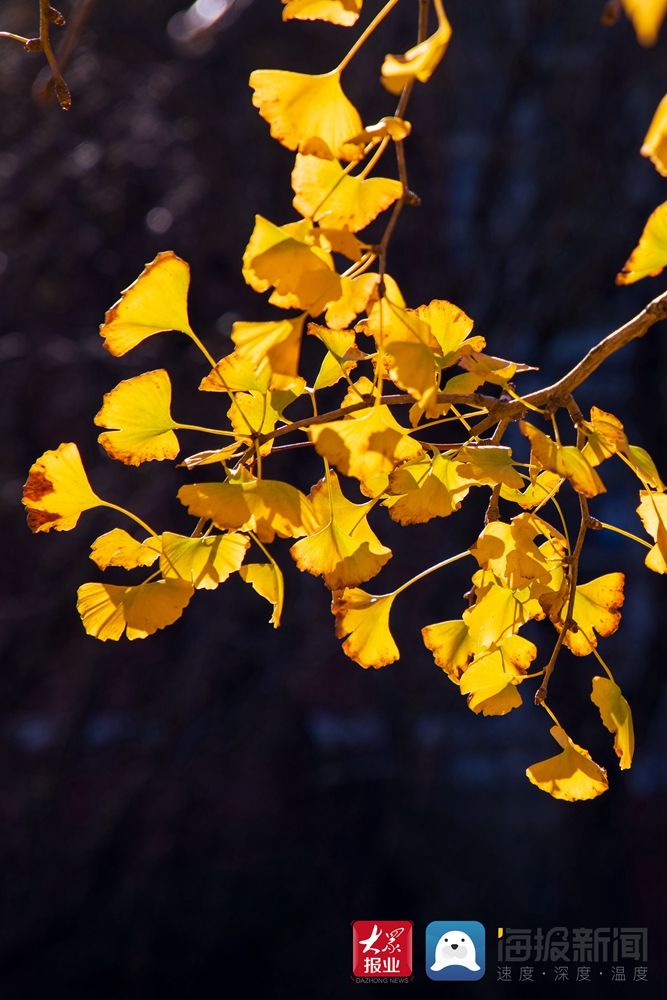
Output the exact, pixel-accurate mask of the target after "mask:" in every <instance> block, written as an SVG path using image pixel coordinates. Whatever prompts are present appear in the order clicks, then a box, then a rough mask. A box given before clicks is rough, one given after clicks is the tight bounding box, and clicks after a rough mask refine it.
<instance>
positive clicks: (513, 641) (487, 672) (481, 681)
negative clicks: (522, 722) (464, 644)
mask: <svg viewBox="0 0 667 1000" xmlns="http://www.w3.org/2000/svg"><path fill="white" fill-rule="evenodd" d="M536 655H537V648H536V646H535V645H534V644H533V643H532V642H529V640H528V639H524V638H523V637H522V636H520V635H511V636H508V637H507V638H506V639H505V640H504V641H503V642H502V643H501V645H500V646H499V647H498V649H494V650H492V651H490V652H488V653H482V654H481V655H480V656H476V657H475V658H474V660H473V661H472V663H471V664H470V666H469V667H468V668H467V669H466V670H465V672H464V674H463V676H462V677H461V683H460V690H461V694H466V695H468V708H470V709H471V711H473V712H475V713H477V714H479V713H480V712H481V713H482V714H483V715H506V714H507V713H508V712H510V711H511V710H512V709H513V708H518V707H519V705H521V704H522V698H521V695H520V694H519V692H518V691H517V685H518V684H520V683H521V681H522V680H523V675H524V673H525V672H526V670H528V668H529V667H530V664H531V663H532V661H533V660H534V659H535V656H536Z"/></svg>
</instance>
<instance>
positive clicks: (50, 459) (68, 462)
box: [22, 442, 104, 532]
mask: <svg viewBox="0 0 667 1000" xmlns="http://www.w3.org/2000/svg"><path fill="white" fill-rule="evenodd" d="M22 503H23V506H24V507H25V508H26V513H27V515H28V527H29V528H30V530H31V531H34V532H40V531H51V530H55V531H69V530H70V528H73V527H74V526H75V525H76V523H77V521H78V520H79V517H80V516H81V514H83V512H84V511H85V510H92V509H93V507H100V506H103V505H104V501H103V500H100V498H99V497H98V496H97V494H96V493H94V492H93V489H92V487H91V485H90V483H89V482H88V476H87V475H86V472H85V469H84V467H83V463H82V461H81V455H80V454H79V449H78V448H77V446H76V445H75V444H73V443H72V442H67V443H65V444H61V445H59V446H58V447H57V448H56V449H55V450H54V451H45V452H44V454H43V455H41V456H40V457H39V458H38V459H37V461H36V462H34V463H33V464H32V465H31V466H30V471H29V473H28V478H27V480H26V483H25V485H24V487H23V499H22Z"/></svg>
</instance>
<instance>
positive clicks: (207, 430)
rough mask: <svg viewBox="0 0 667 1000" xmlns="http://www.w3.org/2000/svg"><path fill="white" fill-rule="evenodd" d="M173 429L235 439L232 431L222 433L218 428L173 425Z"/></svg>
mask: <svg viewBox="0 0 667 1000" xmlns="http://www.w3.org/2000/svg"><path fill="white" fill-rule="evenodd" d="M174 428H175V429H176V430H177V431H201V433H202V434H217V435H218V436H219V437H231V438H235V437H236V434H235V433H234V431H223V430H221V429H220V428H218V427H199V425H198V424H177V423H174ZM253 433H254V432H253Z"/></svg>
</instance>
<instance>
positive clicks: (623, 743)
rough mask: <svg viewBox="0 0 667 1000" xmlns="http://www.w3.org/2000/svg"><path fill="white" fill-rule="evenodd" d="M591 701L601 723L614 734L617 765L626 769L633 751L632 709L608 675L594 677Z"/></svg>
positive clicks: (629, 764)
mask: <svg viewBox="0 0 667 1000" xmlns="http://www.w3.org/2000/svg"><path fill="white" fill-rule="evenodd" d="M591 701H592V702H593V704H594V705H597V707H598V708H599V710H600V718H601V719H602V723H603V725H604V726H605V727H606V728H607V729H608V730H609V732H610V733H613V734H614V750H615V751H616V755H617V756H618V758H619V767H620V768H621V770H622V771H626V770H627V769H628V768H629V767H632V757H633V755H634V752H635V731H634V727H633V725H632V711H631V710H630V706H629V705H628V703H627V701H626V700H625V698H624V697H623V692H622V691H621V689H620V687H619V686H618V684H616V683H614V681H612V680H611V679H610V678H609V677H594V678H593V690H592V692H591Z"/></svg>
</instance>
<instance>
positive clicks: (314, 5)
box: [282, 0, 363, 27]
mask: <svg viewBox="0 0 667 1000" xmlns="http://www.w3.org/2000/svg"><path fill="white" fill-rule="evenodd" d="M282 2H283V3H284V4H285V5H286V6H285V9H284V10H283V21H289V20H290V19H292V18H296V19H297V20H299V21H328V22H329V24H340V25H343V26H345V27H349V26H350V25H352V24H354V23H355V21H356V20H357V18H358V17H359V12H360V11H361V5H362V3H363V0H282Z"/></svg>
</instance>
